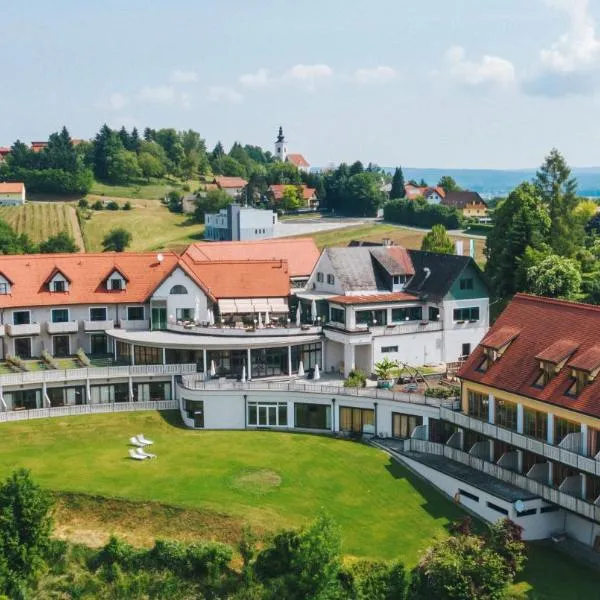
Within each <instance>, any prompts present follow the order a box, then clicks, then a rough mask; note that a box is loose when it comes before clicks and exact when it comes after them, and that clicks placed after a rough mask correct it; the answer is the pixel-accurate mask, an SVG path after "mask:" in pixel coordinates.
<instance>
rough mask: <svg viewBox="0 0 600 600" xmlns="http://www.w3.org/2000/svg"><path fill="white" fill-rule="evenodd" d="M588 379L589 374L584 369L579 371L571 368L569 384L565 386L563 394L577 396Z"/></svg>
mask: <svg viewBox="0 0 600 600" xmlns="http://www.w3.org/2000/svg"><path fill="white" fill-rule="evenodd" d="M588 381H589V375H588V374H587V373H586V372H585V371H579V370H577V369H573V370H572V371H571V384H570V385H569V387H568V388H567V391H566V392H565V394H566V395H567V396H571V397H573V398H577V396H579V394H581V392H583V389H584V388H585V386H586V384H587V383H588Z"/></svg>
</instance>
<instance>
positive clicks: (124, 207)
mask: <svg viewBox="0 0 600 600" xmlns="http://www.w3.org/2000/svg"><path fill="white" fill-rule="evenodd" d="M132 208H133V207H132V206H131V202H129V200H127V202H125V204H123V210H131V209H132Z"/></svg>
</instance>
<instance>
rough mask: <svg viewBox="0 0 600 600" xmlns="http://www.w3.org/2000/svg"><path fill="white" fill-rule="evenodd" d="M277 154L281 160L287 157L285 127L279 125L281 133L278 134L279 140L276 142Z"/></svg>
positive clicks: (283, 160)
mask: <svg viewBox="0 0 600 600" xmlns="http://www.w3.org/2000/svg"><path fill="white" fill-rule="evenodd" d="M275 156H276V157H277V158H278V159H279V160H280V161H281V162H285V160H286V158H287V144H286V141H285V136H284V135H283V127H282V126H281V125H280V126H279V134H278V135H277V141H276V142H275Z"/></svg>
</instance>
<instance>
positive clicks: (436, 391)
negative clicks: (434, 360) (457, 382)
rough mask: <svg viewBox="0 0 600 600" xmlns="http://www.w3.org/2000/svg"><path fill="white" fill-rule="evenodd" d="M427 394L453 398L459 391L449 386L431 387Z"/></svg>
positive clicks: (430, 396) (435, 396) (432, 396)
mask: <svg viewBox="0 0 600 600" xmlns="http://www.w3.org/2000/svg"><path fill="white" fill-rule="evenodd" d="M425 395H426V396H428V397H429V398H442V399H445V398H452V397H453V396H456V395H457V391H456V390H454V389H453V388H447V387H441V386H438V387H431V388H428V389H426V390H425Z"/></svg>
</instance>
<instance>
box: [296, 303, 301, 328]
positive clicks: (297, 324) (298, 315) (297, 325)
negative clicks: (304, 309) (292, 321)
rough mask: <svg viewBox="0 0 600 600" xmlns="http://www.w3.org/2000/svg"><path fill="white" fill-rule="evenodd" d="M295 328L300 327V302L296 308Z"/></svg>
mask: <svg viewBox="0 0 600 600" xmlns="http://www.w3.org/2000/svg"><path fill="white" fill-rule="evenodd" d="M296 327H300V302H298V308H297V309H296Z"/></svg>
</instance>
